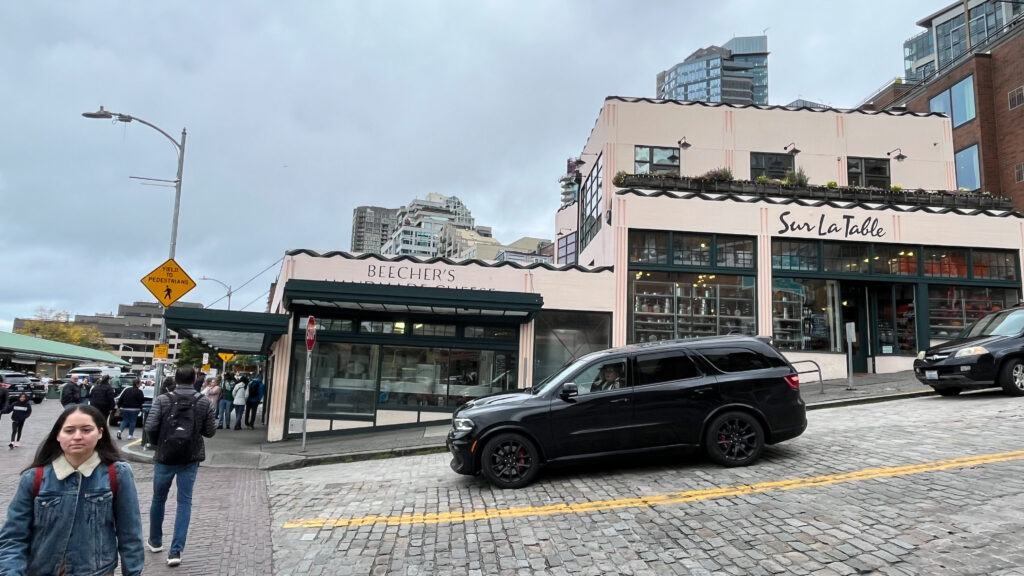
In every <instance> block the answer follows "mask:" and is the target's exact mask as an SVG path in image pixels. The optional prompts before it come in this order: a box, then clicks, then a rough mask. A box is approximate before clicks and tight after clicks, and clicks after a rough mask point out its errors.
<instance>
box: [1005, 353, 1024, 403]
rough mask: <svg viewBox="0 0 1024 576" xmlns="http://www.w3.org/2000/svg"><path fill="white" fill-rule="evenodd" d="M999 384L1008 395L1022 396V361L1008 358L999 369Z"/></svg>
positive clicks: (1023, 378)
mask: <svg viewBox="0 0 1024 576" xmlns="http://www.w3.org/2000/svg"><path fill="white" fill-rule="evenodd" d="M999 385H1000V386H1002V387H1003V392H1006V393H1007V394H1009V395H1010V396H1024V362H1021V360H1020V358H1010V359H1009V360H1007V361H1006V362H1005V363H1003V367H1002V368H1000V369H999Z"/></svg>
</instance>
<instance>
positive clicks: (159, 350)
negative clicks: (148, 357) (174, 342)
mask: <svg viewBox="0 0 1024 576" xmlns="http://www.w3.org/2000/svg"><path fill="white" fill-rule="evenodd" d="M153 358H163V359H164V360H166V359H167V344H157V345H156V346H153Z"/></svg>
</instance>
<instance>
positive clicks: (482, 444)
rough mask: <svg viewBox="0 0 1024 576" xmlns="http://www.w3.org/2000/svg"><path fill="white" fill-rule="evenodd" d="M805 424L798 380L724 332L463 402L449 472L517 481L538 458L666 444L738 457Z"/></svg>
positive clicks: (528, 476) (766, 349)
mask: <svg viewBox="0 0 1024 576" xmlns="http://www.w3.org/2000/svg"><path fill="white" fill-rule="evenodd" d="M806 427H807V415H806V409H805V406H804V402H803V400H802V399H801V398H800V378H799V375H798V374H797V372H796V370H794V369H793V367H792V366H791V365H790V364H789V362H787V361H786V359H785V358H784V357H783V356H782V354H780V353H779V352H778V350H776V349H775V348H773V347H772V346H771V345H769V344H767V343H766V342H764V341H762V340H760V339H757V338H753V337H748V336H721V337H713V338H701V339H692V340H676V341H664V342H656V343H649V344H634V345H631V346H626V347H623V348H616V349H610V350H605V351H602V352H596V353H593V354H590V355H587V356H584V357H582V358H580V359H579V360H577V361H575V362H572V363H571V364H569V365H567V366H566V367H564V368H563V369H562V370H560V371H558V372H556V373H555V374H554V375H552V376H551V377H549V378H548V379H546V380H545V381H544V382H542V383H540V384H538V385H537V386H535V387H534V388H531V389H524V390H521V391H516V392H510V393H503V394H497V395H493V396H487V397H484V398H479V399H476V400H472V401H470V402H468V403H466V404H464V405H463V406H460V407H459V408H458V409H457V410H456V411H455V413H454V415H453V418H452V430H450V431H449V433H448V439H447V444H448V449H449V451H450V452H451V454H452V461H451V467H452V469H453V470H454V471H456V472H458V473H460V474H471V475H472V474H478V473H482V474H483V475H484V476H485V477H486V478H487V479H488V480H489V481H491V482H492V483H493V484H495V485H496V486H499V487H501V488H519V487H521V486H525V485H526V484H528V483H530V482H531V481H532V480H533V479H534V478H535V477H536V475H537V473H538V471H539V469H540V467H541V466H542V465H544V464H548V463H555V462H571V461H575V460H579V459H583V458H591V457H598V456H609V455H618V454H628V453H640V452H648V451H653V450H662V449H669V448H703V449H704V450H705V451H706V452H707V454H708V456H709V457H710V458H711V459H712V460H714V461H715V462H717V463H719V464H722V465H724V466H745V465H748V464H752V463H753V462H755V461H756V460H757V459H758V457H760V455H761V452H762V450H763V448H764V446H765V444H774V443H776V442H781V441H783V440H788V439H790V438H794V437H796V436H799V435H800V434H802V433H803V431H804V429H805V428H806Z"/></svg>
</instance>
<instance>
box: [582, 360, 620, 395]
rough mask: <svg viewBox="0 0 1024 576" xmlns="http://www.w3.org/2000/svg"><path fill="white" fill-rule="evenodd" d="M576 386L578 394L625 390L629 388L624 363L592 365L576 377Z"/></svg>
mask: <svg viewBox="0 0 1024 576" xmlns="http://www.w3.org/2000/svg"><path fill="white" fill-rule="evenodd" d="M576 385H577V386H578V387H579V393H580V394H590V393H592V392H603V391H605V390H615V389H617V388H626V387H627V386H629V382H628V381H627V380H626V361H625V360H608V361H605V362H600V363H598V364H594V365H593V366H590V367H589V368H587V369H586V370H584V371H583V372H581V373H580V374H579V375H577V376H576Z"/></svg>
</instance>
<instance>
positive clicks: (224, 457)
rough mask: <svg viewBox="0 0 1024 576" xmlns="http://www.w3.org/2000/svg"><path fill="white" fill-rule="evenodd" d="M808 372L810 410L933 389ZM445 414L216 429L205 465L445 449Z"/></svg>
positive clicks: (285, 464) (141, 452) (893, 377)
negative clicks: (356, 423) (318, 432)
mask: <svg viewBox="0 0 1024 576" xmlns="http://www.w3.org/2000/svg"><path fill="white" fill-rule="evenodd" d="M813 378H814V375H812V374H801V375H800V380H801V384H800V392H801V394H802V395H803V398H804V402H806V403H807V408H808V410H816V409H823V408H833V407H839V406H848V405H851V404H865V403H870V402H883V401H888V400H899V399H902V398H913V397H916V396H925V395H930V394H934V392H933V391H932V389H931V388H930V387H928V386H925V385H923V384H921V383H920V382H918V381H917V380H916V379H915V378H914V373H913V372H911V371H906V372H897V373H893V374H859V375H856V376H854V378H853V388H852V389H848V382H847V380H826V381H824V382H821V383H819V381H817V380H816V379H813ZM450 426H451V424H450V421H449V420H442V421H440V422H439V423H432V424H425V425H423V426H416V427H410V428H400V429H392V430H381V431H376V432H359V433H349V434H344V435H335V436H314V437H308V438H307V439H306V450H305V452H303V451H302V442H301V440H297V439H296V440H285V441H283V442H273V443H270V442H266V441H265V439H266V430H265V428H263V427H262V426H258V427H257V429H256V430H218V431H217V434H216V436H214V437H213V438H210V439H207V440H206V461H205V462H203V466H213V467H222V468H250V469H260V470H284V469H292V468H302V467H305V466H316V465H319V464H330V463H337V462H351V461H355V460H370V459H374V458H389V457H394V456H405V455H409V454H426V453H436V452H444V451H445V444H444V442H445V435H446V434H447V433H448V429H449V427H450ZM121 451H122V453H123V454H124V456H125V458H127V459H129V460H133V461H136V462H144V463H151V462H152V461H153V451H152V450H148V449H144V448H143V447H142V445H141V441H139V440H136V441H134V442H130V443H127V444H124V445H122V446H121Z"/></svg>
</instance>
